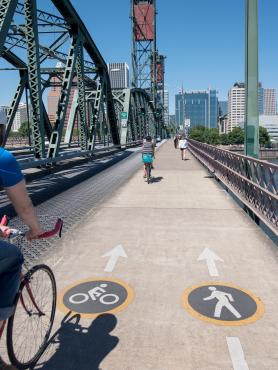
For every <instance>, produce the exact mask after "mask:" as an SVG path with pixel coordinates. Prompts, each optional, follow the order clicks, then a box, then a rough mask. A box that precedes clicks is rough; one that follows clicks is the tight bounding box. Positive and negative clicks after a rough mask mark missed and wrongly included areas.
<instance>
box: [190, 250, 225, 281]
mask: <svg viewBox="0 0 278 370" xmlns="http://www.w3.org/2000/svg"><path fill="white" fill-rule="evenodd" d="M197 261H206V263H207V267H208V270H209V274H210V276H219V274H218V270H217V268H216V264H215V261H222V262H224V260H222V258H220V257H218V256H217V254H215V253H214V252H213V251H211V250H210V249H209V248H205V249H204V250H203V252H202V253H201V254H200V256H199V257H198V259H197Z"/></svg>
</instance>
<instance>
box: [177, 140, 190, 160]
mask: <svg viewBox="0 0 278 370" xmlns="http://www.w3.org/2000/svg"><path fill="white" fill-rule="evenodd" d="M187 145H188V143H187V140H186V137H185V136H184V135H182V137H181V139H180V141H179V148H180V151H181V160H182V161H184V160H185V152H186V149H187Z"/></svg>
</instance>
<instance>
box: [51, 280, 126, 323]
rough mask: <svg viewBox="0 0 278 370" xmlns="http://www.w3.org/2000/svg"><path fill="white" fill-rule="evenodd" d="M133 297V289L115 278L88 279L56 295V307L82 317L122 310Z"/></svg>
mask: <svg viewBox="0 0 278 370" xmlns="http://www.w3.org/2000/svg"><path fill="white" fill-rule="evenodd" d="M132 299H133V290H132V289H131V287H130V286H129V285H127V284H126V283H124V282H123V281H120V280H116V279H109V280H107V279H90V280H83V281H80V282H77V283H75V284H73V285H71V286H69V287H67V288H65V289H64V290H63V291H62V292H61V293H60V294H59V296H58V307H60V309H61V310H62V311H63V312H65V313H68V312H69V311H72V312H74V313H78V314H80V315H81V316H82V317H94V316H96V315H99V314H101V313H107V312H109V313H112V312H113V313H115V312H118V311H121V310H123V309H124V308H125V307H127V305H128V304H129V303H130V302H131V301H132Z"/></svg>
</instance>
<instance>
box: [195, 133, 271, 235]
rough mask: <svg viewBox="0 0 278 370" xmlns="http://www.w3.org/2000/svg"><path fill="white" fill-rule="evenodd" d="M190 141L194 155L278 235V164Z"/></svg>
mask: <svg viewBox="0 0 278 370" xmlns="http://www.w3.org/2000/svg"><path fill="white" fill-rule="evenodd" d="M188 142H189V149H190V151H191V153H192V154H193V155H194V156H195V157H196V158H197V159H198V160H199V161H200V162H201V163H202V164H203V165H205V166H206V167H207V168H208V169H209V170H210V172H212V173H213V174H214V176H215V177H216V178H218V179H219V180H220V181H221V182H223V183H224V184H225V186H226V187H227V188H228V189H229V190H231V191H232V192H233V193H234V195H235V196H236V197H237V198H239V199H240V201H241V202H242V203H243V204H244V205H245V206H246V207H247V209H249V210H251V211H252V212H253V214H254V215H255V216H257V217H258V219H259V220H262V221H263V222H264V223H265V224H266V225H267V226H268V227H269V228H270V229H271V230H272V231H273V232H274V234H275V235H276V236H278V196H277V193H278V165H275V164H272V163H269V162H265V161H261V160H257V159H255V158H252V157H247V156H245V155H242V154H237V153H234V152H230V151H228V150H224V149H219V148H217V147H216V146H213V145H208V144H204V143H200V142H198V141H195V140H191V139H189V140H188ZM257 221H258V220H257Z"/></svg>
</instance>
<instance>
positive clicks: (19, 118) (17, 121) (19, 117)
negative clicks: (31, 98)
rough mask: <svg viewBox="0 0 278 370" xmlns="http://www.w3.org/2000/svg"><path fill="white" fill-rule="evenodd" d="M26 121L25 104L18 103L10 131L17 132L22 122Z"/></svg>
mask: <svg viewBox="0 0 278 370" xmlns="http://www.w3.org/2000/svg"><path fill="white" fill-rule="evenodd" d="M27 120H28V114H27V104H25V103H19V104H18V108H17V111H16V114H15V117H14V121H13V125H12V131H18V129H19V128H20V126H21V124H22V123H23V122H26V121H27Z"/></svg>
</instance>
